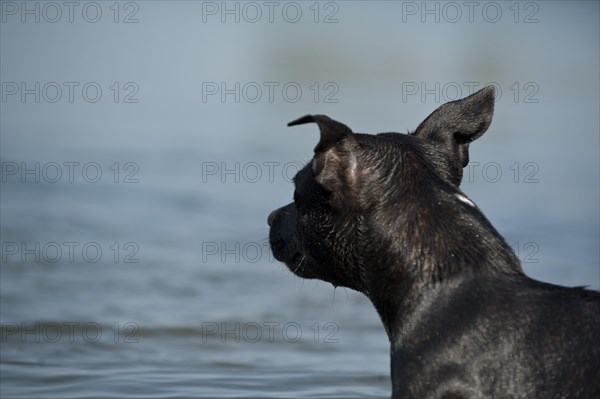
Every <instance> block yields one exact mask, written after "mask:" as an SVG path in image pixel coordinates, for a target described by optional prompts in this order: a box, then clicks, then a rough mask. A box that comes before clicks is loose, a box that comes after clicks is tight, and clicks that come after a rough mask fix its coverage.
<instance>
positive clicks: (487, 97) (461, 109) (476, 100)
mask: <svg viewBox="0 0 600 399" xmlns="http://www.w3.org/2000/svg"><path fill="white" fill-rule="evenodd" d="M495 92H496V90H495V89H494V86H486V87H484V88H483V89H481V90H479V91H478V92H476V93H473V94H471V95H470V96H468V97H465V98H463V99H461V100H456V101H451V102H448V103H446V104H444V105H442V106H440V107H439V108H438V109H436V110H435V111H433V112H432V113H431V115H429V116H428V117H427V118H426V119H425V120H424V121H423V122H421V124H420V125H419V127H418V128H417V130H416V131H415V133H414V135H415V136H417V137H421V138H424V139H428V140H432V141H434V142H437V143H440V144H442V145H444V146H445V147H447V148H448V149H449V150H450V151H451V153H452V156H453V157H455V158H456V159H455V161H456V162H458V163H459V164H460V166H462V167H465V166H467V164H468V163H469V143H470V142H472V141H473V140H475V139H477V138H479V137H480V136H481V135H482V134H483V133H485V131H486V130H487V129H488V127H490V123H491V122H492V115H493V114H494V101H495ZM459 182H460V179H459Z"/></svg>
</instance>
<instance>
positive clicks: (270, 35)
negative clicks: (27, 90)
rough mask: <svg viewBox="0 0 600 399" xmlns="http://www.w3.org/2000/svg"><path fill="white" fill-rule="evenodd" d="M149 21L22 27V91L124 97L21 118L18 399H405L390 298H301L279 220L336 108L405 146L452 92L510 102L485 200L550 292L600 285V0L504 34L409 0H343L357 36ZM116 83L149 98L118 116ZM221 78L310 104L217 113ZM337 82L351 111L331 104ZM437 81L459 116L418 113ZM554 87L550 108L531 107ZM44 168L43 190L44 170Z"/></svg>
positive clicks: (15, 257) (318, 291)
mask: <svg viewBox="0 0 600 399" xmlns="http://www.w3.org/2000/svg"><path fill="white" fill-rule="evenodd" d="M19 4H20V3H19ZM135 4H137V5H138V7H139V10H138V13H137V17H138V19H139V22H138V23H137V24H129V25H126V24H120V23H119V24H115V23H114V22H112V20H111V19H110V18H112V16H113V14H111V12H112V11H111V9H108V5H109V4H108V3H106V4H104V3H102V6H103V7H105V8H104V9H103V11H104V13H103V15H105V16H110V18H108V19H107V20H105V19H103V20H102V21H100V22H99V23H97V24H89V23H86V22H85V21H75V22H74V23H73V24H70V23H69V22H68V21H67V22H64V21H63V22H57V23H55V24H49V23H43V22H40V23H39V24H35V23H25V24H22V23H20V22H19V21H18V20H17V21H14V20H12V19H10V18H9V19H8V20H7V21H6V22H3V23H2V24H1V25H0V27H1V29H2V31H1V33H2V34H1V38H0V42H1V45H2V57H1V61H0V63H1V67H2V68H1V70H2V81H3V82H7V81H8V82H12V81H14V82H22V81H25V82H28V84H29V85H30V86H31V85H32V84H33V83H31V82H36V81H40V82H42V83H43V82H54V81H56V82H69V81H77V82H81V83H82V84H83V83H85V82H90V81H94V82H97V83H98V84H99V85H100V86H101V87H102V88H103V93H105V96H104V97H103V99H102V100H101V101H98V102H97V103H88V102H86V101H82V100H81V98H79V99H75V100H74V102H73V103H70V102H69V101H68V100H65V99H63V100H61V101H58V102H56V103H50V102H48V101H45V100H43V98H42V100H41V101H40V102H39V103H35V101H32V100H30V99H31V98H32V97H31V96H30V97H27V98H26V101H25V102H22V101H14V100H7V101H6V102H4V103H2V104H1V106H2V110H1V118H0V127H1V133H2V136H1V148H0V156H1V161H2V168H3V169H2V171H3V175H2V176H3V180H2V185H1V187H0V200H1V207H0V216H1V229H0V233H1V236H2V237H1V241H2V263H1V268H0V323H1V330H0V333H1V336H0V338H1V340H0V345H1V350H0V396H1V397H2V398H48V397H61V398H85V397H118V398H140V397H142V398H145V397H148V398H155V397H157V398H158V397H160V398H164V397H210V398H252V397H256V398H269V397H294V398H341V397H344V398H352V397H355V398H359V397H360V398H365V397H367V398H385V397H388V396H389V393H390V378H389V347H388V343H387V338H386V335H385V332H384V330H383V327H382V326H381V323H380V321H379V319H378V317H377V315H376V312H375V311H374V309H373V308H372V306H371V304H370V303H369V302H368V300H367V299H366V298H364V297H363V296H361V295H360V294H358V293H355V292H353V291H350V290H344V289H341V288H338V289H336V290H334V289H333V288H332V287H331V286H330V285H328V284H325V283H322V282H317V281H302V280H301V279H299V278H297V277H295V276H293V275H292V274H291V273H290V272H289V271H288V270H287V269H286V268H285V267H284V266H283V265H281V264H279V263H278V262H276V261H274V260H273V259H272V256H271V254H270V252H269V248H268V244H267V241H266V238H267V236H268V229H267V226H266V217H267V215H268V213H269V212H270V211H271V210H272V209H274V208H276V207H278V206H281V205H283V204H285V203H287V202H289V201H290V200H291V197H292V185H291V183H290V181H289V180H290V178H291V177H292V176H293V174H294V172H295V171H296V170H297V169H298V168H299V167H300V165H302V164H303V163H304V162H306V161H307V160H309V159H310V156H311V153H312V148H313V147H314V145H315V143H316V140H317V132H316V128H314V127H298V128H294V129H286V128H285V123H286V122H288V121H289V120H292V119H294V118H296V117H298V116H301V115H303V114H305V113H308V112H321V113H328V114H330V115H331V116H333V117H335V118H337V119H339V120H342V121H344V122H346V123H347V124H348V125H350V126H351V127H353V128H355V130H357V131H372V132H375V131H385V130H398V131H406V130H408V129H414V128H415V127H416V126H417V124H418V123H419V122H420V121H421V120H422V119H423V118H424V117H425V116H426V115H427V114H428V113H429V112H431V111H432V110H433V109H434V108H435V107H437V106H438V105H439V104H441V103H442V102H443V101H444V100H445V99H444V95H452V94H451V91H448V92H446V93H445V94H444V93H443V92H442V88H443V87H444V85H446V86H445V87H446V88H447V90H450V89H451V88H452V87H456V86H453V85H452V84H450V85H449V83H452V82H454V83H456V84H458V87H461V88H462V89H463V90H465V88H466V86H465V82H471V81H474V80H476V81H477V82H480V83H481V85H483V84H485V83H487V82H497V83H498V85H499V86H500V88H501V89H502V97H501V98H500V100H499V101H498V102H497V104H496V114H495V118H494V122H493V123H492V127H491V128H490V131H489V133H488V134H486V135H485V136H484V137H483V138H482V139H480V141H479V142H476V143H474V144H473V145H472V146H471V161H472V162H471V166H470V169H467V170H466V172H465V173H466V174H465V181H464V183H463V190H464V191H465V193H466V194H467V195H469V197H470V198H471V199H472V200H473V201H474V202H476V203H477V204H478V206H479V207H480V208H481V209H482V210H483V211H484V213H485V214H486V215H487V216H488V218H489V219H490V220H491V221H492V223H493V224H494V225H495V226H496V227H497V229H498V230H499V231H500V232H501V233H502V234H503V235H505V237H506V238H507V240H508V241H509V242H510V243H511V244H513V246H514V248H515V250H517V251H518V253H519V257H520V259H521V261H522V263H523V267H524V269H525V270H526V272H527V273H528V274H530V275H531V276H534V277H535V278H539V279H541V280H544V281H549V282H553V283H559V284H564V285H588V286H591V287H592V288H594V289H598V288H599V287H600V281H599V280H600V271H599V269H598V264H599V259H600V255H599V250H598V242H599V238H600V237H599V229H598V218H599V209H598V202H599V187H598V170H599V160H598V158H599V157H598V146H599V143H598V137H599V134H598V132H599V130H600V127H599V126H600V125H599V120H598V113H597V110H598V105H599V104H598V87H599V83H598V74H597V71H598V68H599V60H598V58H599V57H598V51H597V49H598V48H599V46H598V44H599V43H598V40H599V39H598V37H600V35H599V34H598V33H599V32H598V21H597V18H595V17H594V16H595V15H596V16H597V15H598V5H597V3H581V4H577V5H576V6H573V5H572V3H570V2H569V3H566V2H565V3H562V2H553V3H536V4H537V5H538V7H539V13H538V14H537V16H538V19H539V22H538V23H534V24H523V23H518V24H515V23H514V22H512V19H511V18H512V15H511V14H510V12H511V10H510V9H508V8H504V9H503V12H504V15H506V16H510V17H507V18H504V19H502V20H501V21H500V22H499V23H496V24H492V23H487V22H485V21H482V20H479V21H476V22H475V23H473V24H471V23H469V22H468V21H461V22H458V23H448V22H444V21H443V19H442V22H440V23H425V24H422V23H420V19H419V18H417V19H412V17H410V18H408V20H407V22H406V23H401V22H402V14H401V13H402V8H401V7H402V6H401V4H400V3H398V4H393V3H389V2H379V3H369V5H367V3H365V2H351V3H350V2H348V3H339V4H338V7H339V11H338V13H337V18H338V19H339V22H338V23H336V24H321V23H319V24H315V23H313V22H312V20H311V19H310V18H308V19H303V20H302V21H300V22H299V23H297V24H291V23H286V22H282V21H278V22H274V23H273V24H271V23H269V22H266V23H264V22H263V23H261V22H259V23H245V22H242V21H241V22H240V23H225V24H223V23H220V19H218V18H217V20H213V19H208V20H207V22H202V7H203V3H200V2H178V3H175V4H172V5H169V6H167V5H166V3H164V2H137V3H135ZM419 4H420V3H419ZM507 4H508V3H507ZM303 6H304V7H306V8H305V9H303V10H304V15H310V16H311V18H312V14H310V12H312V11H311V10H310V9H308V8H307V7H308V6H309V5H308V3H307V4H304V5H303ZM32 7H33V6H32ZM232 7H233V6H232ZM131 10H132V9H124V8H123V9H121V11H122V12H127V11H131ZM331 10H333V9H331ZM331 10H330V9H324V8H323V9H321V11H322V12H331ZM521 11H522V12H526V11H527V12H531V10H530V9H527V10H525V9H521ZM65 15H66V14H65ZM123 15H125V14H121V17H122V16H123ZM323 15H325V14H321V17H323ZM521 16H522V15H521ZM7 18H8V17H7ZM11 18H12V17H11ZM359 26H360V27H361V29H359V30H357V29H356V27H359ZM217 39H218V40H217ZM74 49H77V51H74ZM534 50H535V51H534ZM440 60H443V62H440ZM565 71H571V73H566V72H565ZM115 81H116V82H119V87H120V89H121V90H125V92H127V90H126V89H125V83H126V82H135V83H136V84H137V86H138V88H139V91H138V93H137V94H136V95H135V96H136V98H138V99H139V102H138V103H132V104H129V103H123V102H122V101H119V102H116V103H115V102H114V101H113V98H112V95H113V94H114V91H111V89H110V88H109V86H110V85H111V84H112V83H113V82H115ZM222 81H226V82H227V83H228V84H229V85H230V86H229V87H231V85H232V84H233V83H232V82H237V81H239V82H242V83H244V82H272V81H276V82H280V83H281V86H282V85H283V84H285V83H286V82H297V83H298V84H299V85H300V86H301V87H302V89H303V93H305V94H304V96H303V97H302V99H301V100H300V101H298V102H295V103H294V102H288V101H284V100H282V99H281V97H279V99H277V98H276V99H275V100H274V101H273V102H272V103H271V102H269V101H268V99H266V100H265V99H264V98H263V99H261V100H260V101H258V102H256V103H252V102H248V101H244V99H243V97H242V99H241V100H240V101H239V102H235V101H234V100H232V98H233V97H231V96H230V97H227V98H226V101H225V102H222V101H221V100H220V99H219V97H216V100H215V99H213V98H212V97H211V98H209V99H208V100H207V101H206V102H205V101H203V98H202V82H218V83H219V82H222ZM314 82H317V83H318V85H317V87H318V88H319V90H320V92H319V93H320V99H319V101H315V100H314V98H313V94H314V93H315V91H314V88H313V89H311V88H310V86H311V85H312V84H313V83H314ZM328 82H333V83H335V84H336V85H337V86H333V87H334V88H335V87H337V88H338V89H339V90H338V92H337V93H336V94H334V95H333V96H334V98H336V99H338V102H337V103H326V102H323V98H324V97H323V96H324V95H326V94H331V93H333V91H331V87H332V86H327V87H326V84H327V83H328ZM415 82H416V83H420V82H426V83H427V85H428V87H434V88H435V82H440V90H439V92H438V94H439V98H436V97H435V96H433V95H429V96H427V97H426V98H425V101H421V99H420V96H418V95H417V96H408V97H407V96H406V94H407V93H406V91H403V88H404V89H406V87H408V86H406V85H404V86H403V85H402V83H415ZM515 82H517V83H518V84H517V86H513V89H511V88H510V87H511V85H513V84H514V83H515ZM528 82H533V83H535V85H534V86H526V85H527V83H528ZM262 87H265V86H264V85H262ZM410 87H412V86H410ZM515 88H518V89H519V90H520V99H519V100H518V101H515V99H514V95H515V90H514V89H515ZM531 88H534V89H535V88H537V89H539V90H538V92H537V93H536V94H534V95H533V96H534V99H537V100H538V101H537V102H524V101H523V98H524V97H523V95H524V93H529V94H531V93H533V91H531ZM123 93H124V92H121V94H123ZM463 94H468V93H463ZM107 96H108V97H107ZM9 98H12V97H9ZM106 98H108V100H107V99H106ZM449 99H451V98H449ZM36 163H39V179H38V177H37V176H36V175H35V174H32V173H30V174H26V175H25V177H23V176H21V174H20V172H21V171H22V169H25V168H27V169H29V170H31V169H33V170H35V168H36V167H37V166H36ZM57 165H58V169H57ZM69 165H70V166H69ZM70 167H72V168H73V169H72V172H73V173H72V175H71V174H70V169H69V168H70ZM10 168H17V170H18V172H17V173H16V174H14V175H13V174H11V170H12V169H10ZM57 170H60V172H61V176H60V178H58V175H56V174H55V172H56V171H57ZM84 170H85V171H84ZM98 171H100V172H101V175H98V174H97V172H98ZM498 172H499V173H500V174H498ZM34 173H35V172H34ZM36 179H37V180H36ZM54 180H56V182H52V181H54ZM95 180H97V181H96V182H92V181H95ZM22 245H24V247H23V246H22Z"/></svg>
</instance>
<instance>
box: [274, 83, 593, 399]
mask: <svg viewBox="0 0 600 399" xmlns="http://www.w3.org/2000/svg"><path fill="white" fill-rule="evenodd" d="M493 108H494V88H493V87H486V88H484V89H482V90H480V91H478V92H477V93H475V94H473V95H471V96H469V97H466V98H464V99H462V100H458V101H453V102H449V103H447V104H444V105H442V106H441V107H439V108H438V109H437V110H435V111H434V112H433V113H432V114H431V115H429V117H427V119H425V121H424V122H422V123H421V125H419V127H418V128H417V130H416V131H415V132H414V133H412V134H399V133H382V134H378V135H367V134H358V133H353V132H352V131H351V130H350V129H349V128H348V127H347V126H346V125H344V124H342V123H339V122H336V121H334V120H332V119H330V118H328V117H327V116H325V115H307V116H304V117H302V118H300V119H298V120H296V121H294V122H290V123H289V124H288V126H292V125H299V124H303V123H308V122H315V123H317V125H318V126H319V129H320V131H321V139H320V141H319V143H318V145H317V146H316V148H315V155H314V158H313V159H312V162H311V163H310V164H308V165H306V167H304V168H303V169H302V170H300V171H299V172H298V174H297V175H296V177H295V178H294V182H295V187H296V190H295V192H294V202H293V203H291V204H289V205H287V206H284V207H282V208H280V209H277V210H275V211H274V212H272V213H271V215H269V219H268V222H269V225H270V226H271V229H270V237H269V239H270V243H271V248H272V250H273V253H274V255H275V257H276V258H277V259H278V260H280V261H282V262H285V264H286V265H287V266H288V267H289V269H290V270H291V271H292V272H294V273H295V274H297V275H298V276H301V277H304V278H317V279H321V280H325V281H328V282H330V283H331V284H333V285H334V286H344V287H349V288H352V289H354V290H357V291H360V292H362V293H364V294H365V295H366V296H367V297H369V299H370V300H371V301H372V302H373V304H374V305H375V308H376V309H377V311H378V312H379V315H380V316H381V320H382V321H383V324H384V326H385V329H386V331H387V334H388V336H389V339H390V342H391V355H392V361H391V365H392V397H393V398H418V399H429V398H478V399H481V398H544V399H545V398H600V347H599V345H598V343H599V342H600V294H599V293H598V292H594V291H588V290H585V289H583V288H565V287H560V286H556V285H551V284H546V283H543V282H539V281H535V280H532V279H530V278H529V277H527V276H526V275H525V274H524V273H523V270H522V269H521V266H520V263H519V259H518V258H517V257H516V256H515V254H514V253H513V251H512V249H511V247H510V246H509V245H508V244H507V243H506V241H505V240H504V239H503V238H502V236H501V235H500V234H499V233H498V232H497V231H496V230H495V229H494V227H493V226H492V225H491V224H490V222H489V221H488V220H487V219H486V218H485V216H484V215H483V214H482V213H481V211H480V210H479V209H478V208H477V207H476V206H475V205H474V204H473V203H472V202H471V201H470V200H469V199H468V198H467V197H466V196H465V195H464V194H463V193H462V192H461V191H460V189H459V188H458V186H459V184H460V182H461V179H462V171H463V167H465V166H466V165H467V163H468V162H469V152H468V149H469V143H470V142H472V141H473V140H475V139H477V138H478V137H480V136H481V135H482V134H483V133H484V132H485V131H486V130H487V128H488V127H489V125H490V122H491V120H492V114H493Z"/></svg>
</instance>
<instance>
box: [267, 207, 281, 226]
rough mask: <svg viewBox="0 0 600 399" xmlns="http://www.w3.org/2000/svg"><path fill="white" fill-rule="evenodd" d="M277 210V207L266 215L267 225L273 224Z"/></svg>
mask: <svg viewBox="0 0 600 399" xmlns="http://www.w3.org/2000/svg"><path fill="white" fill-rule="evenodd" d="M278 210H279V209H275V210H274V211H273V212H271V213H269V216H268V217H267V223H268V224H269V227H271V225H272V224H273V219H275V216H277V211H278Z"/></svg>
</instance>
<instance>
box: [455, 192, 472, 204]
mask: <svg viewBox="0 0 600 399" xmlns="http://www.w3.org/2000/svg"><path fill="white" fill-rule="evenodd" d="M455 195H456V198H458V200H459V201H461V202H464V203H465V204H467V205H470V206H473V207H474V206H475V204H474V203H473V201H471V200H470V199H468V198H467V197H465V196H464V195H462V194H455Z"/></svg>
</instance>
